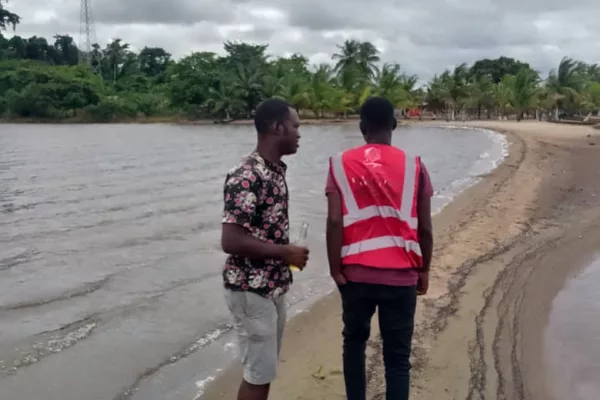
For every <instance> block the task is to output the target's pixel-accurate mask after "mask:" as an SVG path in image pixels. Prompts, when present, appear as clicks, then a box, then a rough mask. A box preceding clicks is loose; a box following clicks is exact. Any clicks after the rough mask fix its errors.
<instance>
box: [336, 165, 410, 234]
mask: <svg viewBox="0 0 600 400" xmlns="http://www.w3.org/2000/svg"><path fill="white" fill-rule="evenodd" d="M405 159H406V165H405V167H404V168H405V169H404V171H405V172H404V187H403V189H402V203H401V206H400V210H397V209H395V208H394V207H390V206H369V207H365V208H362V209H359V208H358V206H357V204H356V200H355V198H354V194H353V193H352V188H351V187H350V183H349V182H348V177H347V176H346V172H345V171H344V165H343V162H342V155H341V154H340V155H337V156H334V157H331V166H332V169H333V171H332V172H333V176H334V177H335V180H336V182H337V184H338V185H339V189H340V191H341V193H342V197H343V199H344V203H345V205H346V210H347V211H348V213H347V214H346V215H344V226H345V227H346V226H349V225H352V224H353V223H355V222H358V221H362V220H365V219H369V218H373V217H384V218H398V219H399V220H402V221H406V222H407V223H408V226H409V227H410V228H411V229H417V226H418V219H417V218H416V217H412V216H411V213H412V207H413V200H414V195H415V175H416V172H417V171H416V168H417V165H416V160H415V158H414V157H409V156H408V155H406V157H405Z"/></svg>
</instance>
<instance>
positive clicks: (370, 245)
mask: <svg viewBox="0 0 600 400" xmlns="http://www.w3.org/2000/svg"><path fill="white" fill-rule="evenodd" d="M388 247H402V248H404V249H406V251H412V252H414V253H415V254H417V255H418V256H419V257H421V246H419V243H417V242H415V241H414V240H404V239H403V238H401V237H400V236H380V237H377V238H373V239H366V240H362V241H360V242H356V243H352V244H350V245H348V246H344V247H342V258H343V257H347V256H352V255H355V254H359V253H363V252H365V251H372V250H381V249H386V248H388Z"/></svg>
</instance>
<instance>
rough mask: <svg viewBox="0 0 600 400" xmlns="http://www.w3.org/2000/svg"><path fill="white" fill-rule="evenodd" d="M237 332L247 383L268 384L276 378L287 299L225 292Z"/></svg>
mask: <svg viewBox="0 0 600 400" xmlns="http://www.w3.org/2000/svg"><path fill="white" fill-rule="evenodd" d="M225 299H226V301H227V306H228V307H229V311H231V314H232V315H233V321H234V324H235V328H236V330H237V332H238V340H239V350H240V356H241V360H242V365H243V366H244V380H245V381H246V382H248V383H250V384H252V385H266V384H268V383H271V382H272V381H273V380H274V379H275V375H276V371H277V361H278V358H279V351H280V350H281V339H282V336H283V329H284V327H285V319H286V312H287V308H286V304H285V296H280V297H278V298H277V299H267V298H264V297H262V296H259V295H257V294H255V293H251V292H234V291H230V290H226V291H225Z"/></svg>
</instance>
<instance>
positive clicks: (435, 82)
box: [0, 0, 600, 121]
mask: <svg viewBox="0 0 600 400" xmlns="http://www.w3.org/2000/svg"><path fill="white" fill-rule="evenodd" d="M18 23H19V16H17V15H15V14H13V13H11V12H9V11H8V10H7V9H6V8H4V7H3V6H2V0H0V117H3V118H6V119H19V118H21V119H23V118H25V119H33V120H81V121H114V120H126V119H139V118H144V117H152V118H155V119H160V118H188V119H199V118H207V119H220V120H230V119H239V118H248V117H251V115H252V113H253V111H254V109H255V107H256V106H257V104H258V103H259V102H260V101H261V100H262V99H264V98H267V97H272V96H278V97H281V98H284V99H286V100H287V101H289V102H290V103H291V104H293V105H294V106H295V107H296V108H297V109H298V110H299V111H300V112H301V113H302V115H303V116H306V117H314V118H323V117H346V116H348V115H351V114H353V113H355V112H356V110H357V108H358V105H359V104H360V103H361V102H362V101H363V100H364V99H366V98H367V97H368V96H370V95H382V96H385V97H387V98H389V99H390V100H391V101H392V102H393V103H394V104H395V105H396V106H397V107H398V109H399V110H402V112H404V111H406V110H407V109H411V108H415V107H420V106H423V105H425V108H426V110H428V111H430V112H432V113H435V114H437V116H438V117H440V118H448V119H455V118H463V119H464V118H493V117H494V118H495V117H505V116H515V117H516V118H517V119H519V120H520V119H521V118H523V117H524V116H528V117H530V118H533V117H535V116H539V117H541V116H542V114H545V115H546V116H548V117H549V118H554V119H557V118H559V117H563V116H586V115H591V114H592V113H595V112H598V111H599V110H600V66H599V65H597V64H595V65H588V64H585V63H583V62H579V61H575V60H572V59H569V58H564V59H563V60H562V61H561V62H560V64H559V65H558V68H557V69H556V70H552V71H550V73H549V75H548V76H547V79H542V77H541V76H540V74H539V73H538V72H536V71H534V70H533V69H532V68H531V67H530V66H529V65H528V64H527V63H523V62H520V61H517V60H514V59H512V58H507V57H500V58H498V59H495V60H488V59H485V60H480V61H477V62H475V63H474V64H473V65H471V66H467V65H466V64H462V65H459V66H458V67H456V68H454V70H451V71H450V70H447V71H444V72H443V73H441V74H439V75H437V76H435V77H434V78H433V79H431V81H430V82H429V83H428V85H427V86H426V87H420V86H419V85H418V78H417V77H416V76H413V75H408V74H406V73H405V72H403V71H402V69H401V67H400V65H399V64H383V65H381V63H380V57H379V52H378V50H377V48H376V47H375V46H374V45H373V44H371V43H369V42H359V41H356V40H347V41H346V42H344V43H343V44H342V45H340V46H338V51H337V53H336V54H334V55H332V65H331V66H330V65H319V66H311V65H309V63H308V60H307V58H306V57H304V56H303V55H301V54H295V55H293V56H291V57H286V58H274V57H269V56H268V52H267V50H268V49H267V46H266V45H253V44H248V43H237V42H226V43H225V44H224V47H225V56H219V55H217V54H214V53H208V52H199V53H193V54H191V55H189V56H187V57H184V58H182V59H180V60H178V61H175V60H173V59H172V58H171V55H170V54H169V53H168V52H167V51H165V50H164V49H162V48H156V47H146V48H144V49H142V50H141V51H140V52H139V53H135V52H133V51H131V49H130V48H129V45H128V44H127V43H124V42H123V41H121V40H120V39H116V40H114V41H112V42H111V43H109V44H108V45H107V46H106V47H105V48H101V47H100V46H98V45H94V46H93V49H92V52H91V54H89V55H88V56H89V58H90V59H91V65H78V64H79V59H80V56H81V55H82V54H81V53H80V50H79V49H78V48H77V46H76V44H75V43H74V41H73V38H71V37H70V36H65V35H56V36H55V37H54V38H53V40H52V41H50V42H49V41H48V40H46V39H45V38H41V37H36V36H33V37H31V38H29V39H26V38H22V37H20V36H13V37H11V38H10V39H7V38H6V37H4V36H3V35H2V31H3V30H6V29H14V27H15V26H18Z"/></svg>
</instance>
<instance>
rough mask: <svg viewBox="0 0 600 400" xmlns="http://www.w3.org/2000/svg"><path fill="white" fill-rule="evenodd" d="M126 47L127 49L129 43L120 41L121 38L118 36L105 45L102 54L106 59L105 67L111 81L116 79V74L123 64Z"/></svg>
mask: <svg viewBox="0 0 600 400" xmlns="http://www.w3.org/2000/svg"><path fill="white" fill-rule="evenodd" d="M127 49H129V44H128V43H121V39H118V38H117V39H114V40H113V41H112V42H110V43H109V44H108V45H106V49H105V50H104V56H105V59H106V60H107V64H108V65H107V68H108V69H109V71H110V74H111V78H112V80H113V82H116V81H117V76H118V73H119V70H120V68H121V67H122V65H123V61H124V58H125V54H126V52H127Z"/></svg>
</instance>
